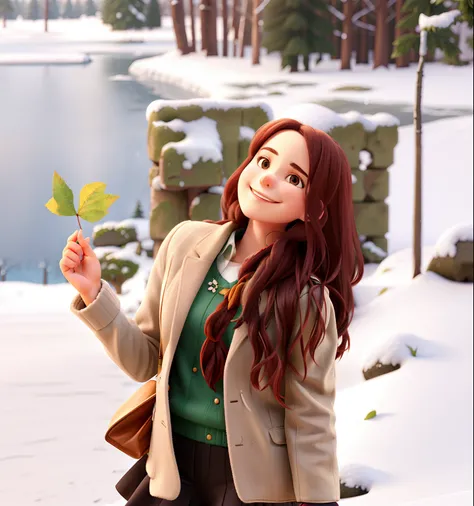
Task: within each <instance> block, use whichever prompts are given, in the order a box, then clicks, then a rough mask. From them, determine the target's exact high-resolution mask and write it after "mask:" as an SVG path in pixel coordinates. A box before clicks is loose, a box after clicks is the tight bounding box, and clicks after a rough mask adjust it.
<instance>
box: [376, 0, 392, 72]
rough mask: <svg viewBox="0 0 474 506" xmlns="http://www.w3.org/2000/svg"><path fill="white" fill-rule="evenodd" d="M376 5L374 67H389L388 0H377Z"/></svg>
mask: <svg viewBox="0 0 474 506" xmlns="http://www.w3.org/2000/svg"><path fill="white" fill-rule="evenodd" d="M375 5H376V7H375V44H374V69H376V68H377V67H388V60H389V54H388V30H387V18H388V0H377V1H376V4H375Z"/></svg>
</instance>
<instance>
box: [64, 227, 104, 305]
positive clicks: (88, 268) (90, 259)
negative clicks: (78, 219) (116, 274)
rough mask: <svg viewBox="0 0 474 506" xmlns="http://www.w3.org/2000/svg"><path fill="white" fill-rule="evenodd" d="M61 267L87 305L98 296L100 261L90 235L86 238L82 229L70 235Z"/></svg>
mask: <svg viewBox="0 0 474 506" xmlns="http://www.w3.org/2000/svg"><path fill="white" fill-rule="evenodd" d="M76 240H77V241H78V242H79V244H77V242H76ZM59 267H60V269H61V272H62V273H63V276H64V277H65V278H66V279H67V280H68V281H69V283H70V284H71V285H72V286H73V287H74V288H75V289H76V290H77V291H78V292H79V293H80V295H81V297H82V298H83V300H84V302H85V303H86V304H87V305H88V304H89V303H90V302H92V301H93V300H94V299H95V298H96V297H97V294H98V293H99V291H100V286H101V283H100V279H101V272H102V271H101V268H100V262H99V259H98V258H97V256H96V254H95V253H94V251H93V249H92V247H91V245H90V237H87V239H84V236H83V235H82V230H79V231H77V230H76V231H75V232H74V233H73V234H72V235H71V236H69V237H68V241H67V244H66V246H65V248H64V249H63V256H62V258H61V260H60V261H59Z"/></svg>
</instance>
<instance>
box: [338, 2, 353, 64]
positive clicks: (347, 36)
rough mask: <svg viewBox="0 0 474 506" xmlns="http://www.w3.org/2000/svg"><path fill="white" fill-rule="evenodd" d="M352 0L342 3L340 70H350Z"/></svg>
mask: <svg viewBox="0 0 474 506" xmlns="http://www.w3.org/2000/svg"><path fill="white" fill-rule="evenodd" d="M353 15H354V3H353V0H346V2H345V4H344V21H343V22H342V37H341V70H351V58H352V39H353V25H352V16H353Z"/></svg>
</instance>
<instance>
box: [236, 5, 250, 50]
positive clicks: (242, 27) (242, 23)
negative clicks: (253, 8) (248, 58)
mask: <svg viewBox="0 0 474 506" xmlns="http://www.w3.org/2000/svg"><path fill="white" fill-rule="evenodd" d="M250 1H252V0H243V2H242V3H243V5H242V11H241V13H240V23H239V56H240V57H241V58H243V57H244V50H245V27H246V25H247V10H248V4H249V2H250Z"/></svg>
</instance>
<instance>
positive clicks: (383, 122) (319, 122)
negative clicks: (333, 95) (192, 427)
mask: <svg viewBox="0 0 474 506" xmlns="http://www.w3.org/2000/svg"><path fill="white" fill-rule="evenodd" d="M280 117H281V118H292V119H295V120H297V121H299V122H301V123H304V124H306V125H310V126H312V127H313V128H316V129H318V130H322V131H323V132H330V131H331V130H332V129H333V128H337V127H346V126H348V125H352V124H354V123H361V124H362V126H363V127H364V130H365V131H367V132H373V131H374V130H375V129H376V128H378V127H379V126H398V125H399V124H400V121H399V120H398V118H396V117H395V116H392V115H391V114H387V113H377V114H373V115H369V114H361V113H359V112H357V111H349V112H347V113H344V114H338V113H336V112H334V111H332V110H331V109H328V108H327V107H324V106H322V105H319V104H311V103H302V104H298V105H296V106H292V107H290V108H288V109H287V110H285V111H284V112H283V113H282V115H281V116H280Z"/></svg>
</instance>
